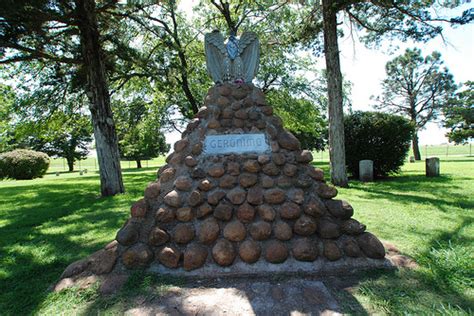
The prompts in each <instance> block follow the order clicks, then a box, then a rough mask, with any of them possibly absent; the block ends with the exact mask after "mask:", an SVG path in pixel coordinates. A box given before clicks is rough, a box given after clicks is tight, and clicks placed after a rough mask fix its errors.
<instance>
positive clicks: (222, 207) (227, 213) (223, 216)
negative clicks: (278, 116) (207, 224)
mask: <svg viewBox="0 0 474 316" xmlns="http://www.w3.org/2000/svg"><path fill="white" fill-rule="evenodd" d="M232 209H233V207H232V205H231V204H229V203H227V202H221V203H219V205H217V206H216V208H215V209H214V217H215V218H218V219H220V220H222V221H228V220H230V219H231V218H232Z"/></svg>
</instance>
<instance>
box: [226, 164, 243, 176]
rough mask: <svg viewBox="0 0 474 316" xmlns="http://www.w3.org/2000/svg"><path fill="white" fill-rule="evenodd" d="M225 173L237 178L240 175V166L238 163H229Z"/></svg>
mask: <svg viewBox="0 0 474 316" xmlns="http://www.w3.org/2000/svg"><path fill="white" fill-rule="evenodd" d="M227 173H228V174H229V175H231V176H238V175H239V174H240V165H239V163H238V162H234V161H229V162H228V163H227Z"/></svg>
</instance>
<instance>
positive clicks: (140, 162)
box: [135, 160, 142, 169]
mask: <svg viewBox="0 0 474 316" xmlns="http://www.w3.org/2000/svg"><path fill="white" fill-rule="evenodd" d="M135 161H136V162H137V169H140V168H141V167H142V161H141V160H135Z"/></svg>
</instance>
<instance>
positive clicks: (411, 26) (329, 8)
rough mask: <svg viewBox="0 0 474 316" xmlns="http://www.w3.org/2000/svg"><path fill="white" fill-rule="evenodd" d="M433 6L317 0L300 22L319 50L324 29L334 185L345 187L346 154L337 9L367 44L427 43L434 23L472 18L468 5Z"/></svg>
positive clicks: (415, 0)
mask: <svg viewBox="0 0 474 316" xmlns="http://www.w3.org/2000/svg"><path fill="white" fill-rule="evenodd" d="M461 2H462V1H452V2H446V3H443V4H442V5H445V6H450V7H455V6H457V5H459V4H460V3H461ZM435 5H437V4H436V3H435V2H434V1H423V0H409V1H393V0H388V1H378V0H370V1H365V0H337V1H333V0H323V1H322V5H321V4H320V2H319V1H315V2H314V5H313V10H312V12H311V14H310V16H309V18H308V19H306V22H305V23H304V24H303V27H302V29H301V32H300V34H299V37H300V38H301V39H303V40H304V41H305V42H306V43H308V42H309V44H310V45H311V46H315V47H316V48H319V47H318V45H317V44H315V43H314V39H317V40H319V34H320V33H321V31H323V37H324V53H325V58H326V69H327V72H328V98H329V105H328V109H329V152H330V160H331V181H332V183H333V184H335V185H338V186H347V175H346V170H345V157H344V124H343V111H342V78H341V69H340V63H339V48H338V43H337V38H338V25H339V23H338V22H337V17H338V13H339V12H343V13H345V15H346V17H347V18H348V19H349V22H350V23H351V25H352V26H353V28H354V29H358V30H364V31H365V35H364V36H362V37H361V39H362V40H363V41H364V42H365V43H366V44H368V45H369V44H374V43H375V44H379V43H380V42H381V40H382V38H383V37H384V36H388V37H392V38H393V37H396V38H399V39H401V40H406V39H408V38H412V39H415V40H419V41H426V40H428V39H430V38H432V37H434V36H436V35H439V34H441V32H442V27H441V26H439V24H438V23H437V22H441V21H442V22H449V23H452V24H466V23H469V22H471V21H472V20H473V19H474V14H472V11H471V10H472V9H469V10H467V11H465V12H463V15H462V16H461V17H453V18H443V17H432V16H431V14H430V12H429V10H430V9H431V8H432V7H433V6H435Z"/></svg>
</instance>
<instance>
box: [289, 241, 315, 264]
mask: <svg viewBox="0 0 474 316" xmlns="http://www.w3.org/2000/svg"><path fill="white" fill-rule="evenodd" d="M292 253H293V257H295V259H296V260H299V261H314V260H316V257H317V256H318V248H317V247H316V244H315V242H314V241H311V240H310V239H308V238H300V239H297V240H295V241H294V242H293V248H292Z"/></svg>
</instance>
